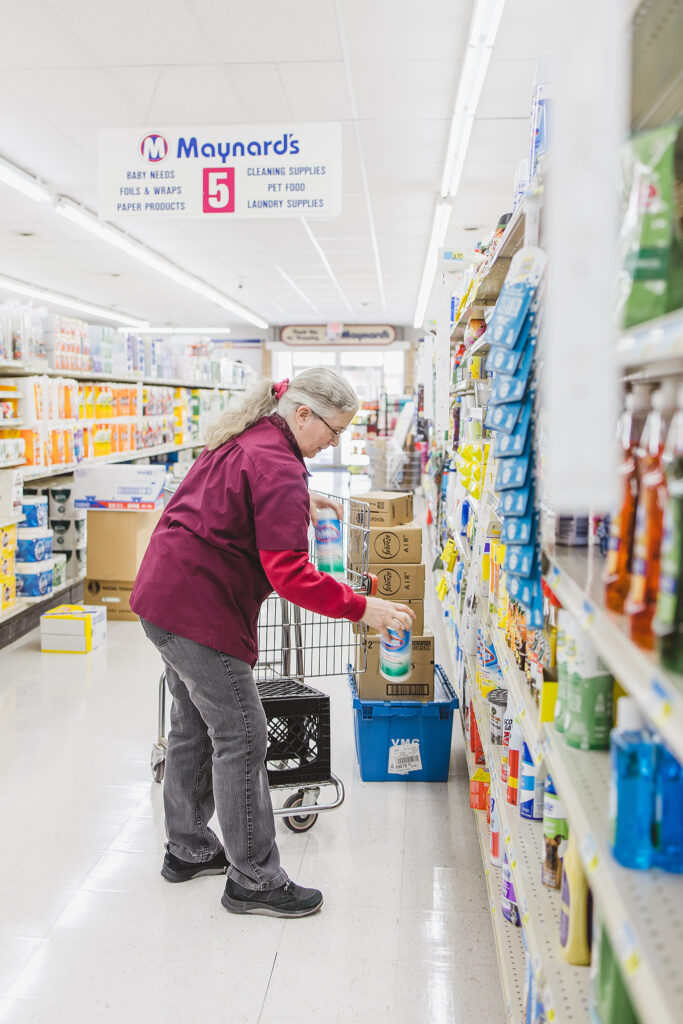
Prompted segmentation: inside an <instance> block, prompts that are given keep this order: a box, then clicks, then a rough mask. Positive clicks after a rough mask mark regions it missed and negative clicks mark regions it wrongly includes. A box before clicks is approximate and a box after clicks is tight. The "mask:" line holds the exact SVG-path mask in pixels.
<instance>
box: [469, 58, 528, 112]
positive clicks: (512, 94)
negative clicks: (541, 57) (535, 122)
mask: <svg viewBox="0 0 683 1024" xmlns="http://www.w3.org/2000/svg"><path fill="white" fill-rule="evenodd" d="M535 73H536V63H535V61H532V60H492V61H491V63H490V64H489V69H488V73H487V75H486V81H485V82H484V88H483V89H482V92H481V99H480V100H479V106H478V107H477V117H495V118H499V117H526V118H528V117H530V115H531V91H532V88H533V84H534V75H535Z"/></svg>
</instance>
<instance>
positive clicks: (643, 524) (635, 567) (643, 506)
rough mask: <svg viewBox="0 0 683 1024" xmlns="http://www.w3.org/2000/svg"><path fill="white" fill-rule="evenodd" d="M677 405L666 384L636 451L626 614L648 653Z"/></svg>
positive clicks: (673, 392)
mask: <svg viewBox="0 0 683 1024" xmlns="http://www.w3.org/2000/svg"><path fill="white" fill-rule="evenodd" d="M675 404H676V387H675V384H674V383H673V382H672V381H669V380H665V381H664V382H663V383H662V385H661V387H660V388H659V390H658V391H656V392H655V393H654V395H653V397H652V409H651V411H650V414H649V415H648V417H647V422H646V423H645V429H644V431H643V437H642V439H641V442H640V444H639V445H638V448H637V458H638V472H639V475H640V493H639V497H638V510H637V512H636V525H635V531H634V534H633V559H632V563H631V584H630V587H629V591H628V595H627V598H626V601H625V602H624V611H625V612H626V614H627V615H628V616H629V620H630V630H631V639H632V640H633V641H634V642H635V643H637V644H638V646H639V647H645V648H647V649H650V648H652V647H654V634H653V631H652V620H653V618H654V614H655V608H656V605H657V597H658V593H659V555H660V547H661V543H662V528H663V521H664V508H665V506H666V476H665V473H664V467H663V465H662V455H663V452H664V442H665V440H666V433H667V428H668V425H669V422H670V420H671V418H672V416H673V412H674V408H675Z"/></svg>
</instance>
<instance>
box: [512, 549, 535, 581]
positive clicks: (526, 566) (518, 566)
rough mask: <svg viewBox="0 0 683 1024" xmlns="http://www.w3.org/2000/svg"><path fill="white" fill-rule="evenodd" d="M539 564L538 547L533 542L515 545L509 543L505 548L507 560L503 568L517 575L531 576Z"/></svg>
mask: <svg viewBox="0 0 683 1024" xmlns="http://www.w3.org/2000/svg"><path fill="white" fill-rule="evenodd" d="M537 564H538V559H537V553H536V548H535V546H534V545H533V544H526V545H521V546H517V545H513V544H508V545H507V546H506V548H505V560H504V562H503V568H504V569H505V571H506V572H511V573H513V574H514V575H515V576H527V577H528V576H530V575H531V573H532V572H533V570H534V568H535V566H536V565H537Z"/></svg>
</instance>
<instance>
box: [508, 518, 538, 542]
mask: <svg viewBox="0 0 683 1024" xmlns="http://www.w3.org/2000/svg"><path fill="white" fill-rule="evenodd" d="M534 520H535V517H534V515H533V513H532V514H531V515H528V516H517V517H514V518H511V517H505V518H504V519H503V526H502V528H501V531H500V539H501V541H502V542H503V544H528V543H529V542H530V540H531V538H532V537H534V536H535V521H534Z"/></svg>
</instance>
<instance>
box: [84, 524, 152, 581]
mask: <svg viewBox="0 0 683 1024" xmlns="http://www.w3.org/2000/svg"><path fill="white" fill-rule="evenodd" d="M161 514H162V509H155V510H154V511H153V512H111V511H102V512H99V511H97V512H88V531H87V534H88V576H89V578H90V579H93V580H99V581H100V582H101V581H103V580H111V581H113V580H134V579H135V577H136V575H137V571H138V569H139V568H140V563H141V562H142V557H143V555H144V553H145V551H146V550H147V545H148V544H149V538H150V537H151V536H152V532H153V531H154V527H155V526H156V525H157V523H158V522H159V519H160V518H161Z"/></svg>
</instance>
